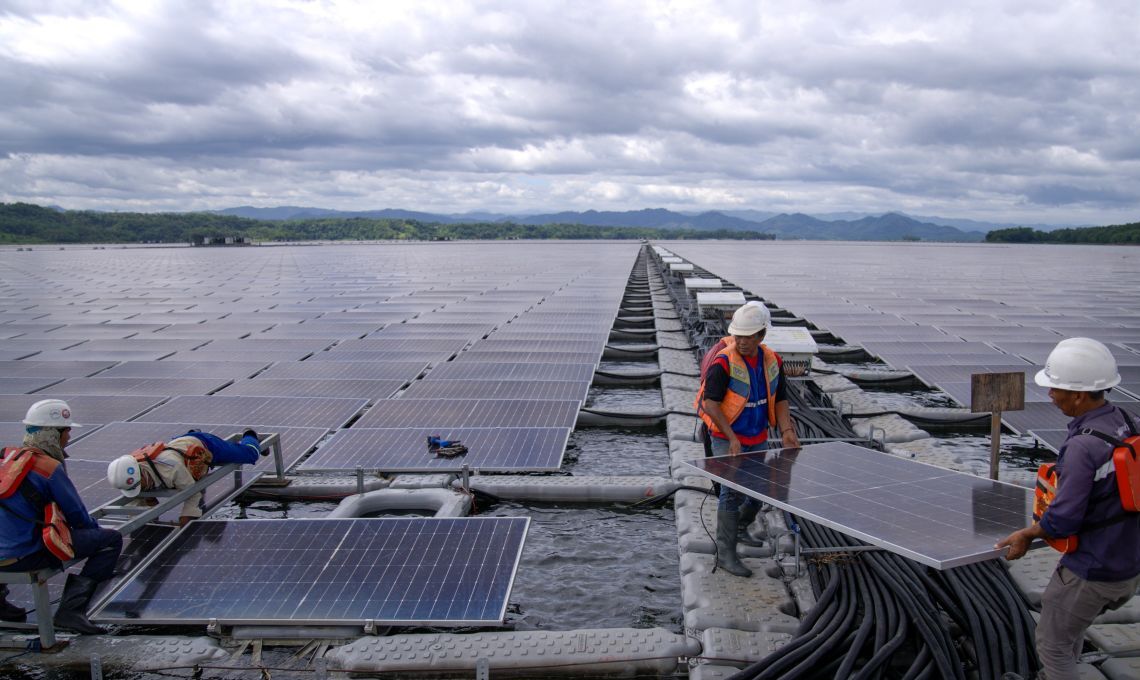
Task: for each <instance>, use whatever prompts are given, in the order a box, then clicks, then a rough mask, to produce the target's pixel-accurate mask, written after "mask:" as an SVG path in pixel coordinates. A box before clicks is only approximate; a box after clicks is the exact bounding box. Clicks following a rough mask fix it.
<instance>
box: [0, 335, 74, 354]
mask: <svg viewBox="0 0 1140 680" xmlns="http://www.w3.org/2000/svg"><path fill="white" fill-rule="evenodd" d="M82 342H83V340H81V339H71V340H66V339H61V340H56V339H51V340H47V339H44V338H40V337H37V338H13V339H10V340H5V341H4V351H5V352H12V353H14V354H17V355H23V356H28V355H32V354H35V353H36V352H45V351H47V350H49V349H50V350H60V349H67V348H68V347H75V346H76V345H79V344H80V343H82Z"/></svg>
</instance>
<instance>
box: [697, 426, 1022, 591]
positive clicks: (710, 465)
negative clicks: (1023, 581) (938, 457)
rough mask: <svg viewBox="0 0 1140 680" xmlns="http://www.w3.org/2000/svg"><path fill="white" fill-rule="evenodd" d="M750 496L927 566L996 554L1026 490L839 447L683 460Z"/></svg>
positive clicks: (1016, 524) (1018, 515)
mask: <svg viewBox="0 0 1140 680" xmlns="http://www.w3.org/2000/svg"><path fill="white" fill-rule="evenodd" d="M686 465H690V466H691V467H693V468H695V469H696V470H697V471H698V472H700V473H701V474H704V475H706V476H708V477H711V478H712V479H715V480H717V481H719V482H720V483H721V484H725V485H727V486H729V487H731V488H733V489H736V490H738V491H741V492H743V493H745V494H747V495H749V496H752V497H754V498H760V499H762V500H765V501H767V502H769V503H771V504H772V505H775V506H776V507H778V508H780V509H783V510H786V511H788V512H791V513H794V514H796V515H799V516H801V517H805V518H807V519H810V520H812V521H814V522H818V523H820V524H823V525H825V526H828V527H831V528H832V529H835V530H836V531H839V532H841V533H844V534H847V535H849V536H853V537H855V538H857V539H860V540H863V541H866V542H868V543H871V544H872V545H877V546H879V547H882V548H885V549H887V550H890V551H891V552H895V553H898V554H900V555H904V556H906V557H909V558H911V559H913V560H916V561H918V562H920V563H922V564H926V565H929V566H932V567H934V568H936V569H948V568H951V567H956V566H961V565H964V564H970V563H972V562H979V561H982V560H987V559H990V558H991V557H995V556H997V555H999V554H1000V553H1001V551H999V550H995V549H994V544H995V543H997V541H999V540H1000V539H1002V538H1004V537H1006V536H1008V535H1009V534H1010V533H1012V532H1013V531H1016V530H1018V529H1022V528H1024V527H1025V526H1026V524H1027V523H1028V521H1029V519H1030V514H1031V508H1032V506H1031V503H1032V500H1033V491H1032V490H1031V489H1026V488H1022V487H1019V486H1014V485H1011V484H1004V483H1002V482H996V481H992V480H989V479H984V478H981V477H976V476H974V475H970V474H965V473H960V472H955V471H953V470H947V469H945V468H940V467H936V466H933V465H927V464H925V463H919V462H916V461H912V460H908V459H905V458H901V457H898V456H892V455H889V454H885V453H879V452H878V451H872V450H871V449H866V448H862V447H859V446H854V445H852V444H848V443H845V442H831V443H827V444H813V445H810V446H805V447H803V448H801V449H784V450H773V451H768V452H761V453H747V454H742V455H739V456H719V457H715V458H704V459H698V460H693V461H688V462H686Z"/></svg>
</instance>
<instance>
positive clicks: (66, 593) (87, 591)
mask: <svg viewBox="0 0 1140 680" xmlns="http://www.w3.org/2000/svg"><path fill="white" fill-rule="evenodd" d="M98 585H99V582H98V581H96V580H95V579H91V578H87V577H85V576H77V575H75V574H68V575H67V582H66V583H64V584H63V596H62V597H61V598H60V599H59V609H57V610H56V612H55V618H54V619H53V620H52V622H53V623H55V626H56V628H66V629H68V630H73V631H75V632H76V633H81V634H83V635H102V634H103V633H106V632H107V631H106V630H104V629H103V628H100V627H99V626H96V625H95V624H93V623H91V622H90V621H88V620H87V605H88V604H89V603H90V602H91V597H92V596H93V595H94V594H95V588H96V587H97V586H98Z"/></svg>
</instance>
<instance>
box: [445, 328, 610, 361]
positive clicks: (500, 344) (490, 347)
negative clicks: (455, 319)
mask: <svg viewBox="0 0 1140 680" xmlns="http://www.w3.org/2000/svg"><path fill="white" fill-rule="evenodd" d="M598 335H603V334H598ZM604 335H608V333H607V334H604ZM605 344H606V337H602V341H601V342H598V341H596V340H576V339H568V338H565V337H563V336H561V335H559V334H557V333H550V334H548V335H547V336H546V338H545V339H544V340H542V341H537V342H536V341H533V340H500V339H498V338H497V337H496V336H495V335H492V336H491V337H489V338H487V339H486V340H480V341H479V342H476V343H475V344H474V345H471V347H470V348H469V349H468V350H467V352H469V353H472V354H478V353H484V352H557V353H565V352H580V353H587V354H594V355H595V356H596V355H599V354H601V352H602V348H604V347H605Z"/></svg>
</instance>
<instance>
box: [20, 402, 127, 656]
mask: <svg viewBox="0 0 1140 680" xmlns="http://www.w3.org/2000/svg"><path fill="white" fill-rule="evenodd" d="M79 426H80V425H79V423H77V422H75V421H73V420H72V419H71V407H70V406H68V404H67V402H65V401H63V400H62V399H44V400H42V401H37V402H36V403H34V404H32V406H31V408H29V409H28V413H27V415H26V416H25V417H24V428H25V432H26V434H25V435H24V441H23V445H22V446H20V447H11V448H5V449H4V453H3V459H2V460H0V571H8V572H26V571H36V570H39V569H59V568H61V567H62V565H63V563H64V562H65V561H66V562H70V561H72V560H84V559H85V560H86V562H85V563H84V565H83V569H82V571H80V572H79V573H78V574H70V573H69V574H68V575H67V581H66V583H65V584H64V586H63V596H62V597H61V598H60V601H59V608H58V609H57V610H56V613H55V617H54V618H53V622H54V623H55V625H56V626H57V627H59V628H67V629H69V630H73V631H76V632H78V633H83V634H85V635H98V634H101V633H105V632H106V631H105V630H103V629H102V628H100V627H99V626H96V625H95V624H93V623H91V621H90V620H88V618H87V605H88V604H89V603H90V602H91V597H92V596H93V595H94V594H95V590H96V589H97V588H98V587H99V584H100V583H102V582H103V581H106V580H107V579H109V578H111V574H112V573H113V572H114V569H115V563H116V562H118V560H119V553H120V552H122V549H123V536H122V534H120V533H119V532H118V531H115V530H113V529H104V528H102V527H100V526H99V524H98V523H97V522H96V521H95V520H94V519H93V518H92V517H91V515H89V514H88V513H87V508H85V507H84V505H83V501H82V499H80V497H79V492H78V491H76V489H75V485H74V484H73V483H72V482H71V479H70V478H69V477H68V476H67V466H66V463H65V460H66V458H67V454H66V453H65V452H64V449H65V448H66V447H67V443H68V441H70V439H71V428H73V427H79ZM61 520H63V521H62V522H61ZM7 595H8V587H7V586H5V585H0V619H2V620H4V621H23V620H24V619H25V618H26V616H27V615H26V613H25V612H24V610H23V609H22V608H20V607H17V606H15V605H13V604H11V603H9V602H8V600H7Z"/></svg>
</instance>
